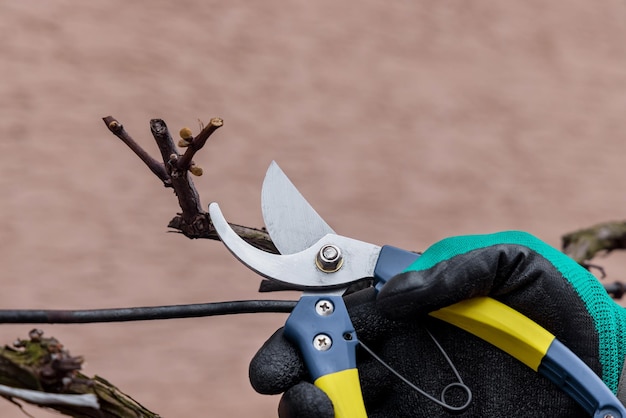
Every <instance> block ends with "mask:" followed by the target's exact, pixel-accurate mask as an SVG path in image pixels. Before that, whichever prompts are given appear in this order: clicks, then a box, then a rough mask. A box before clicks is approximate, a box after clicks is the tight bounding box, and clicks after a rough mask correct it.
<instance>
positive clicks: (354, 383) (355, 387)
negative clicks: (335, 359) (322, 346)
mask: <svg viewBox="0 0 626 418" xmlns="http://www.w3.org/2000/svg"><path fill="white" fill-rule="evenodd" d="M313 383H314V384H315V386H317V387H318V388H320V389H321V390H323V391H324V393H326V395H328V397H329V398H330V400H331V401H332V403H333V407H334V408H335V418H367V413H366V412H365V405H364V404H363V395H362V394H361V384H360V383H359V373H358V372H357V369H347V370H342V371H340V372H335V373H330V374H327V375H324V376H321V377H319V378H318V379H317V380H316V381H315V382H313Z"/></svg>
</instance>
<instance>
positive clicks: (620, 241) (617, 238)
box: [561, 221, 626, 265]
mask: <svg viewBox="0 0 626 418" xmlns="http://www.w3.org/2000/svg"><path fill="white" fill-rule="evenodd" d="M561 240H562V249H563V252H564V253H565V254H567V255H569V256H570V257H572V258H573V259H574V260H576V261H577V262H578V263H580V264H582V265H586V264H588V262H589V260H591V259H593V258H594V257H595V256H596V255H597V254H598V253H602V252H604V253H608V252H611V251H613V250H618V249H624V248H626V222H624V221H615V222H604V223H601V224H597V225H594V226H591V227H589V228H585V229H580V230H578V231H574V232H570V233H568V234H565V235H563V236H562V237H561Z"/></svg>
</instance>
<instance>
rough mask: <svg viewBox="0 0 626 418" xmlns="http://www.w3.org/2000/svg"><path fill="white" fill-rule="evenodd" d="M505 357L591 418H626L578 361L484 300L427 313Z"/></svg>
mask: <svg viewBox="0 0 626 418" xmlns="http://www.w3.org/2000/svg"><path fill="white" fill-rule="evenodd" d="M430 315H431V316H433V317H435V318H439V319H442V320H444V321H446V322H448V323H450V324H453V325H455V326H457V327H459V328H462V329H464V330H465V331H468V332H470V333H472V334H474V335H476V336H477V337H479V338H481V339H483V340H485V341H487V342H489V343H491V344H493V345H495V346H496V347H498V348H500V349H501V350H503V351H505V352H507V353H509V354H510V355H512V356H513V357H515V358H516V359H518V360H519V361H521V362H522V363H524V364H526V365H527V366H528V367H530V368H531V369H533V370H535V371H537V372H539V373H540V374H542V375H543V376H545V377H547V378H548V379H550V380H551V381H552V382H553V383H555V384H556V385H557V386H558V387H560V388H561V389H562V390H563V391H565V392H566V393H567V394H568V395H570V396H571V397H572V398H573V399H574V400H576V401H577V402H578V403H579V404H580V405H581V406H582V407H583V408H584V409H585V410H586V411H587V412H588V413H589V414H591V415H592V416H593V417H594V418H606V417H612V418H626V408H624V406H623V405H622V404H621V402H620V401H619V400H618V399H617V397H616V396H615V395H614V394H613V392H611V390H610V389H609V388H608V387H607V386H606V385H605V384H604V382H603V381H602V380H601V379H600V378H599V377H598V375H596V374H595V373H594V372H593V370H591V369H590V368H589V366H587V365H586V364H585V363H584V362H583V361H582V360H581V359H580V358H579V357H578V356H576V355H575V354H574V353H573V352H572V351H570V350H569V349H568V348H567V347H565V345H563V344H562V343H561V342H560V341H559V340H557V339H556V338H555V337H554V335H552V334H551V333H550V332H548V331H547V330H546V329H545V328H543V327H541V326H540V325H539V324H537V323H536V322H534V321H532V320H531V319H529V318H528V317H526V316H524V315H522V314H521V313H519V312H518V311H516V310H514V309H512V308H510V307H509V306H507V305H505V304H503V303H501V302H498V301H496V300H495V299H492V298H488V297H480V298H474V299H468V300H465V301H462V302H459V303H456V304H454V305H451V306H448V307H446V308H443V309H440V310H438V311H434V312H431V313H430Z"/></svg>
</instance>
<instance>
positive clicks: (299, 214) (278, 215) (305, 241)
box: [261, 161, 335, 254]
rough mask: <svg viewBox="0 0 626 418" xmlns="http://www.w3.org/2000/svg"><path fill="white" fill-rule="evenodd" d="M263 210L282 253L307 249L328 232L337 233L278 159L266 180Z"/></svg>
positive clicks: (262, 195)
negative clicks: (283, 168)
mask: <svg viewBox="0 0 626 418" xmlns="http://www.w3.org/2000/svg"><path fill="white" fill-rule="evenodd" d="M261 210H262V212H263V221H264V222H265V227H266V228H267V232H268V233H269V234H270V237H271V238H272V242H273V243H274V245H275V246H276V248H277V249H278V251H280V253H281V254H294V253H297V252H300V251H304V250H306V249H308V248H310V247H311V246H312V245H313V244H315V243H316V242H317V241H319V240H320V239H321V238H322V237H323V236H325V235H326V234H334V233H335V231H333V229H332V228H331V227H330V226H329V225H328V224H327V223H326V221H324V219H322V217H321V216H320V215H318V213H317V212H316V211H315V209H313V207H312V206H311V205H310V204H309V202H307V201H306V199H305V198H304V197H303V196H302V194H300V192H299V191H298V189H296V186H294V185H293V183H292V182H291V181H290V180H289V178H287V176H286V175H285V173H284V172H283V170H281V169H280V167H278V164H276V162H275V161H272V163H271V164H270V166H269V168H268V169H267V173H266V174H265V179H264V180H263V189H262V190H261Z"/></svg>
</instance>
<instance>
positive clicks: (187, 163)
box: [178, 118, 224, 170]
mask: <svg viewBox="0 0 626 418" xmlns="http://www.w3.org/2000/svg"><path fill="white" fill-rule="evenodd" d="M222 125H224V121H223V120H222V119H221V118H213V119H211V120H210V121H209V124H208V125H207V126H205V127H204V129H202V131H201V132H200V133H199V134H198V135H197V136H196V137H195V138H189V137H188V138H183V139H185V140H187V141H188V140H189V139H192V140H191V142H189V145H188V146H187V150H186V151H185V154H183V156H182V157H180V158H179V159H178V168H179V169H180V170H189V169H190V168H191V166H192V158H193V156H194V155H195V154H196V152H198V151H199V150H200V149H201V148H202V147H204V144H206V141H207V140H208V139H209V137H210V136H211V135H212V134H213V132H215V131H216V130H217V129H218V128H220V127H221V126H222Z"/></svg>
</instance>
